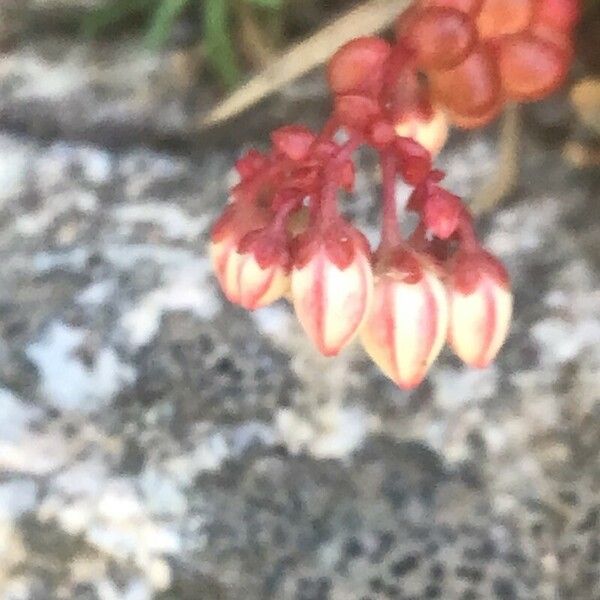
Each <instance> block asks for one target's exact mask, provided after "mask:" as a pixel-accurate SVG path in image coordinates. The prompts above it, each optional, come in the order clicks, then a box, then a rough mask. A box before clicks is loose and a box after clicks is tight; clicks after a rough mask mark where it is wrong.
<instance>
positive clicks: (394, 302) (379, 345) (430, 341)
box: [361, 252, 448, 389]
mask: <svg viewBox="0 0 600 600" xmlns="http://www.w3.org/2000/svg"><path fill="white" fill-rule="evenodd" d="M447 328H448V301H447V296H446V290H445V288H444V286H443V284H442V282H441V281H440V280H439V279H438V278H437V277H436V275H435V274H434V273H433V272H432V271H431V270H430V269H428V268H426V267H423V266H421V264H420V260H419V259H418V258H417V257H415V256H414V255H413V254H409V253H407V252H404V257H403V258H401V260H400V261H398V260H396V261H394V264H393V265H392V266H391V267H389V268H387V269H386V270H385V271H383V273H382V274H381V275H380V276H379V277H378V278H377V280H376V283H375V292H374V298H373V303H372V305H371V310H370V312H369V316H368V318H367V319H366V321H365V323H364V325H363V326H362V328H361V340H362V343H363V346H364V348H365V350H366V351H367V353H368V354H369V356H370V357H371V358H372V359H373V361H374V362H375V364H377V366H378V367H379V368H380V369H381V370H382V371H383V372H384V373H385V375H387V376H388V377H389V378H390V379H392V380H393V381H394V382H395V383H396V384H397V385H399V386H400V387H402V388H406V389H409V388H413V387H416V386H417V385H419V383H421V381H423V379H424V377H425V375H426V374H427V371H428V370H429V367H430V366H431V364H432V363H433V361H434V360H435V359H436V357H437V355H438V354H439V353H440V350H441V349H442V346H443V345H444V341H445V338H446V333H447Z"/></svg>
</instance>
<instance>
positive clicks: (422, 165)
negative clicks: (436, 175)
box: [395, 137, 431, 185]
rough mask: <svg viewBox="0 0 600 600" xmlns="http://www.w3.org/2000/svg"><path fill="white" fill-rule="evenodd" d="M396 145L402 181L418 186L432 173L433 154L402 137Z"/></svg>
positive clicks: (413, 141)
mask: <svg viewBox="0 0 600 600" xmlns="http://www.w3.org/2000/svg"><path fill="white" fill-rule="evenodd" d="M395 145H396V154H397V156H398V168H399V170H400V175H401V176H402V179H404V181H406V183H408V184H409V185H418V184H419V183H421V182H422V181H423V180H424V179H425V178H426V177H427V176H428V175H429V173H430V172H431V154H430V153H429V151H428V150H427V149H426V148H424V147H423V146H421V144H419V143H418V142H416V141H415V140H412V139H410V138H403V137H400V138H398V139H397V140H396V142H395Z"/></svg>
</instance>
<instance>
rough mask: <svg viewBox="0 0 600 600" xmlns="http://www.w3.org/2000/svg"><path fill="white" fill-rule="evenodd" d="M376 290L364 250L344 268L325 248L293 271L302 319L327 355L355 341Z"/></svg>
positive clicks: (296, 297)
mask: <svg viewBox="0 0 600 600" xmlns="http://www.w3.org/2000/svg"><path fill="white" fill-rule="evenodd" d="M372 290H373V274H372V270H371V265H370V263H369V260H368V259H367V257H366V256H365V255H364V254H363V253H362V252H356V254H355V256H354V259H353V261H352V262H351V263H350V265H349V266H348V267H346V268H345V269H340V268H339V267H337V266H336V265H335V264H334V263H333V262H332V261H331V260H330V259H329V258H328V256H327V254H326V252H325V250H324V249H323V248H322V247H321V248H320V249H318V250H317V251H316V252H315V254H314V256H313V257H312V258H311V259H310V260H309V261H308V262H307V263H306V264H305V265H304V266H303V267H302V268H294V269H293V271H292V297H293V302H294V308H295V310H296V314H297V316H298V320H299V321H300V324H301V325H302V327H303V328H304V330H305V331H306V333H307V334H308V336H309V337H310V338H311V339H312V341H313V342H314V343H315V344H316V346H317V348H318V349H319V351H320V352H321V353H323V354H324V355H325V356H334V355H335V354H338V352H339V351H340V350H341V349H342V348H343V347H344V346H346V345H347V344H348V343H349V342H350V341H351V340H352V338H353V337H354V335H355V334H356V332H357V330H358V328H359V327H360V325H361V323H362V321H363V319H364V318H365V315H366V313H367V310H368V307H369V304H370V301H371V297H372Z"/></svg>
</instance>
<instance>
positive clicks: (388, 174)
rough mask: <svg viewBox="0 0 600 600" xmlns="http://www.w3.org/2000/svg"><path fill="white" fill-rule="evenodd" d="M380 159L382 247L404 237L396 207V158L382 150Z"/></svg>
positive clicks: (396, 242)
mask: <svg viewBox="0 0 600 600" xmlns="http://www.w3.org/2000/svg"><path fill="white" fill-rule="evenodd" d="M380 161H381V176H382V188H383V209H382V220H381V247H382V248H392V247H394V246H397V245H398V244H399V243H400V242H401V239H402V238H401V235H400V228H399V226H398V209H397V207H396V158H395V156H394V155H393V154H391V153H390V152H382V153H381V157H380Z"/></svg>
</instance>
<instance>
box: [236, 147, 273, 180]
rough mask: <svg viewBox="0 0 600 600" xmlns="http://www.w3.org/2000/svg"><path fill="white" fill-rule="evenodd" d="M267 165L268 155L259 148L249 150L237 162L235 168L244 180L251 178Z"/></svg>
mask: <svg viewBox="0 0 600 600" xmlns="http://www.w3.org/2000/svg"><path fill="white" fill-rule="evenodd" d="M266 165H267V157H266V156H265V155H264V154H262V153H261V152H259V151H258V150H254V149H252V150H249V151H248V152H246V154H244V155H243V156H242V157H241V158H240V159H239V160H238V161H237V162H236V163H235V168H236V170H237V172H238V173H239V174H240V177H241V178H242V180H245V179H250V178H251V177H253V176H254V175H256V173H258V172H259V171H260V170H261V169H263V168H264V167H265V166H266Z"/></svg>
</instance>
